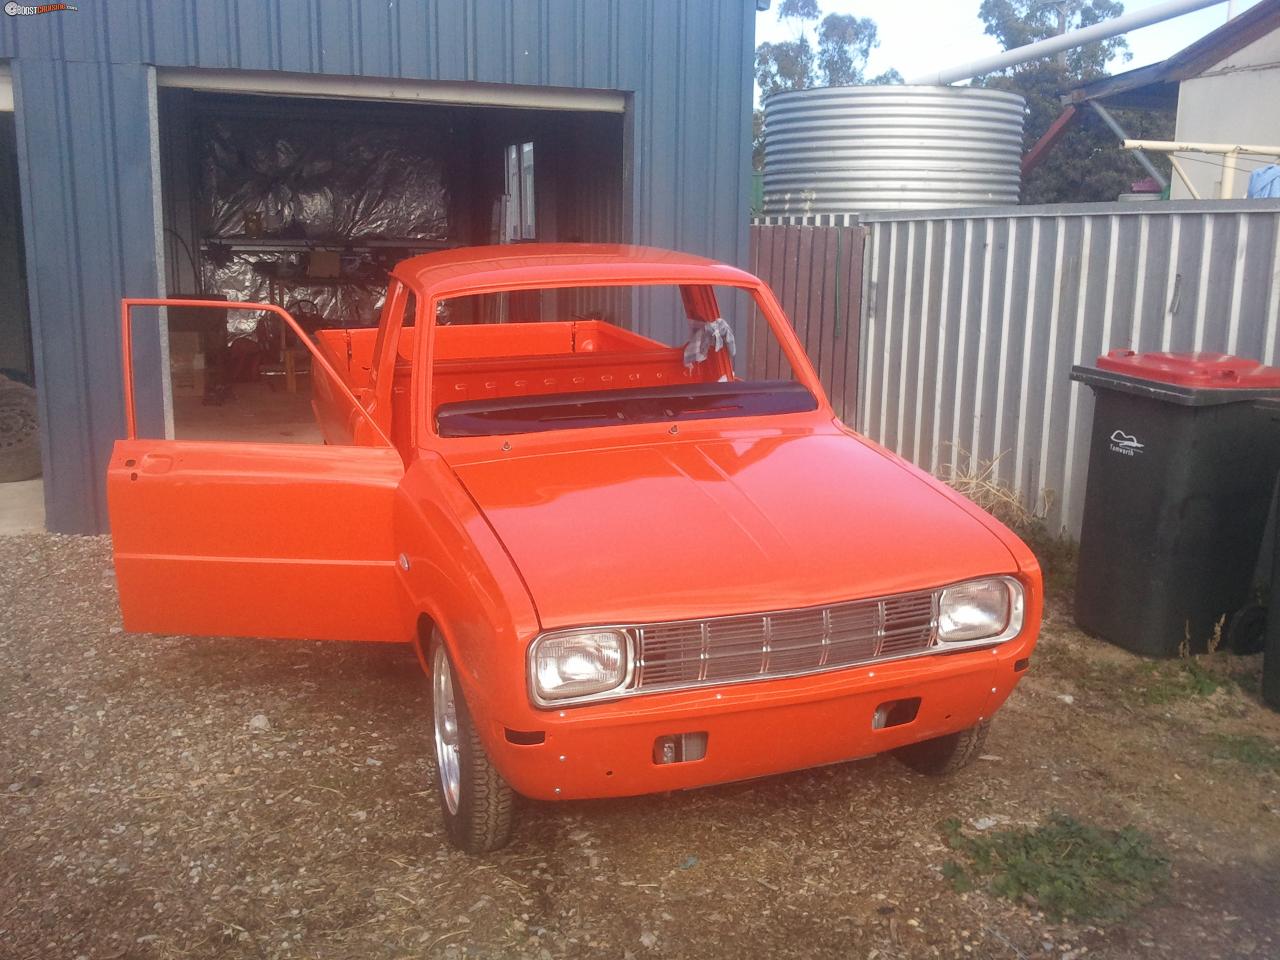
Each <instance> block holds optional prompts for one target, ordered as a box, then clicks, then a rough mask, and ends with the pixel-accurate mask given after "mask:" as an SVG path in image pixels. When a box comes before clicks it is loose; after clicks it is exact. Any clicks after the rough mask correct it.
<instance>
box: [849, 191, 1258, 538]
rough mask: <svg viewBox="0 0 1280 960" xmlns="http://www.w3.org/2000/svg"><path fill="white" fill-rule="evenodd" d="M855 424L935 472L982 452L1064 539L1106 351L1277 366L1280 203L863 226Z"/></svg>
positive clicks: (1056, 210)
mask: <svg viewBox="0 0 1280 960" xmlns="http://www.w3.org/2000/svg"><path fill="white" fill-rule="evenodd" d="M862 220H863V222H864V223H865V224H867V225H868V227H869V228H870V231H871V232H870V237H869V239H868V256H867V269H868V275H869V283H868V284H867V297H866V302H865V303H864V304H863V318H864V321H863V331H862V349H861V357H862V364H861V372H860V379H859V391H858V393H859V397H860V401H859V403H858V409H857V416H856V419H855V421H854V423H855V425H856V426H857V428H858V429H859V430H860V431H862V432H863V433H865V434H867V435H868V436H870V437H872V438H873V439H875V440H877V441H879V442H880V443H883V444H884V445H885V446H887V447H889V448H890V449H892V450H895V451H897V452H898V453H899V454H901V455H902V456H904V457H906V458H908V459H910V460H912V461H913V462H915V463H917V464H919V465H920V466H922V467H925V468H927V469H929V470H931V471H933V472H935V473H939V474H943V475H945V474H946V473H947V472H948V470H949V469H950V468H951V467H952V466H953V465H961V464H967V465H968V467H969V468H970V469H972V468H975V467H979V466H980V465H982V464H983V463H986V462H989V461H992V460H996V461H997V470H998V475H999V477H1000V478H1001V479H1003V480H1004V481H1005V482H1007V483H1009V484H1011V485H1012V486H1013V487H1014V488H1015V489H1016V490H1018V491H1019V493H1020V494H1021V496H1022V498H1023V500H1024V502H1025V503H1027V504H1028V505H1031V504H1034V505H1036V507H1037V509H1039V510H1040V511H1042V512H1045V513H1046V514H1047V517H1048V520H1049V523H1050V525H1051V526H1053V527H1055V528H1057V527H1062V528H1065V529H1066V530H1067V532H1069V533H1070V534H1072V535H1073V536H1074V535H1077V534H1078V532H1079V528H1080V511H1081V506H1082V501H1083V491H1084V481H1085V475H1086V472H1087V466H1088V430H1089V426H1090V423H1091V422H1092V417H1093V397H1092V394H1091V392H1090V391H1089V390H1088V389H1087V388H1084V387H1082V386H1080V385H1079V384H1073V383H1072V382H1071V381H1070V380H1069V379H1068V374H1069V373H1070V370H1071V366H1072V364H1076V363H1088V362H1091V361H1093V360H1094V359H1095V358H1096V357H1097V356H1098V355H1099V354H1101V353H1104V352H1106V351H1107V350H1109V349H1112V348H1116V347H1131V348H1132V349H1135V350H1139V351H1150V350H1175V351H1188V350H1212V351H1221V352H1224V353H1235V354H1240V355H1243V356H1250V357H1257V358H1260V359H1262V360H1263V361H1264V362H1267V363H1275V362H1276V361H1277V360H1280V344H1278V343H1277V340H1278V337H1280V331H1278V330H1277V311H1278V310H1280V243H1278V242H1277V240H1278V237H1280V202H1277V201H1270V200H1267V201H1258V200H1254V201H1221V202H1217V201H1215V202H1174V203H1160V204H1150V205H1147V204H1087V205H1072V206H1050V207H1010V208H1001V209H985V210H968V211H937V212H930V213H927V214H924V215H921V214H911V215H899V214H886V215H876V216H872V215H868V216H864V217H863V218H862Z"/></svg>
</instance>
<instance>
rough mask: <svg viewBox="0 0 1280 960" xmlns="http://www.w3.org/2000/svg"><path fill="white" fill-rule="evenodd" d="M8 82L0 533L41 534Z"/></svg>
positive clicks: (0, 317) (2, 165)
mask: <svg viewBox="0 0 1280 960" xmlns="http://www.w3.org/2000/svg"><path fill="white" fill-rule="evenodd" d="M10 84H11V80H10V77H9V74H8V71H7V69H5V70H0V533H26V532H35V531H38V530H43V529H44V488H43V485H42V483H41V481H40V479H39V477H40V436H39V430H38V426H37V420H36V395H35V389H34V388H35V361H34V354H33V351H32V337H31V315H30V313H29V308H28V301H27V271H26V257H25V249H24V241H23V235H22V199H21V193H20V187H19V182H18V146H17V131H16V127H15V124H14V115H13V96H12V87H11V85H10Z"/></svg>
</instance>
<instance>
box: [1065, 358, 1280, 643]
mask: <svg viewBox="0 0 1280 960" xmlns="http://www.w3.org/2000/svg"><path fill="white" fill-rule="evenodd" d="M1071 378H1072V379H1073V380H1078V381H1080V382H1081V383H1084V384H1087V385H1088V386H1090V387H1091V388H1092V389H1093V391H1094V394H1095V397H1096V405H1095V408H1094V418H1093V429H1092V434H1091V440H1090V447H1089V473H1088V481H1087V484H1086V489H1085V501H1084V516H1083V523H1082V527H1081V532H1080V557H1079V572H1078V575H1077V579H1076V594H1075V618H1076V622H1077V623H1078V624H1079V626H1080V627H1081V628H1082V629H1083V630H1085V632H1087V633H1090V634H1093V635H1095V636H1098V637H1101V638H1102V639H1104V640H1107V641H1109V642H1111V643H1114V644H1116V645H1117V646H1121V647H1124V648H1126V649H1128V650H1132V651H1133V652H1135V653H1141V654H1146V655H1148V656H1158V657H1169V656H1174V655H1176V654H1177V653H1178V651H1179V648H1180V647H1181V645H1182V643H1183V641H1184V640H1186V641H1187V642H1188V645H1189V648H1190V649H1191V651H1192V652H1200V651H1203V650H1204V649H1205V648H1206V647H1207V645H1208V643H1209V641H1210V638H1211V637H1213V636H1214V635H1215V633H1216V634H1217V635H1218V636H1219V637H1220V638H1221V632H1222V631H1223V630H1225V628H1226V624H1227V622H1228V621H1229V620H1230V618H1231V616H1232V615H1233V614H1234V613H1235V612H1236V611H1237V610H1239V609H1240V608H1242V607H1243V606H1244V605H1245V604H1246V602H1247V601H1248V599H1249V596H1248V595H1249V589H1250V584H1251V581H1252V579H1253V568H1254V565H1255V563H1256V561H1257V557H1258V550H1259V548H1260V546H1261V542H1262V530H1263V526H1264V524H1265V522H1266V516H1267V509H1268V506H1269V504H1270V499H1271V492H1272V484H1273V482H1274V479H1275V476H1276V473H1277V471H1280V405H1275V404H1269V403H1258V402H1257V401H1258V400H1260V399H1270V398H1280V368H1275V367H1266V366H1263V365H1262V364H1260V363H1258V362H1257V361H1255V360H1248V359H1244V358H1240V357H1231V356H1225V355H1223V354H1215V353H1198V354H1197V353H1192V354H1171V353H1147V354H1137V353H1134V352H1133V351H1131V350H1113V351H1111V352H1110V353H1108V354H1107V355H1106V356H1103V357H1099V358H1098V361H1097V365H1096V366H1095V367H1082V366H1077V367H1073V368H1072V370H1071Z"/></svg>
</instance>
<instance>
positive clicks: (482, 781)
mask: <svg viewBox="0 0 1280 960" xmlns="http://www.w3.org/2000/svg"><path fill="white" fill-rule="evenodd" d="M453 678H454V670H453V664H452V662H451V661H450V659H449V653H448V651H447V650H445V647H444V644H443V643H442V642H441V641H440V638H439V636H435V637H432V639H431V715H432V721H433V726H434V732H435V744H436V771H437V776H436V783H437V790H438V793H439V797H440V809H441V811H442V813H443V814H444V825H445V829H446V831H447V832H448V834H449V839H450V840H452V841H453V843H454V845H455V846H458V847H460V848H461V849H463V850H466V851H467V852H468V853H487V852H489V851H490V850H497V849H499V848H500V847H504V846H506V844H507V841H509V840H510V839H511V829H512V825H513V823H514V820H515V794H514V793H512V791H511V788H510V787H509V786H507V784H506V781H505V780H503V779H502V777H501V775H500V774H499V773H498V771H497V770H496V769H494V766H493V764H492V763H490V762H489V754H488V753H487V752H486V751H485V749H484V744H482V743H481V742H480V738H479V737H478V736H477V735H476V728H475V723H474V721H473V720H472V719H471V712H470V711H469V710H468V709H467V701H466V700H465V699H464V698H463V696H462V688H461V687H460V686H457V685H455V683H454V680H453Z"/></svg>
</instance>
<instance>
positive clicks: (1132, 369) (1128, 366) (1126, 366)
mask: <svg viewBox="0 0 1280 960" xmlns="http://www.w3.org/2000/svg"><path fill="white" fill-rule="evenodd" d="M1098 368H1099V369H1101V370H1110V371H1111V372H1112V373H1123V374H1125V375H1126V376H1130V377H1134V378H1136V379H1139V380H1156V381H1159V382H1160V383H1172V384H1175V385H1176V386H1179V387H1194V388H1196V389H1200V390H1206V389H1207V390H1270V389H1280V367H1265V366H1263V365H1262V363H1260V362H1259V361H1257V360H1250V359H1249V358H1248V357H1233V356H1231V355H1230V354H1226V353H1134V351H1132V350H1112V351H1111V352H1110V353H1108V354H1106V355H1105V356H1101V357H1099V358H1098Z"/></svg>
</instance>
